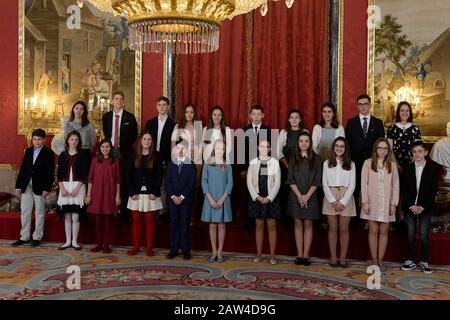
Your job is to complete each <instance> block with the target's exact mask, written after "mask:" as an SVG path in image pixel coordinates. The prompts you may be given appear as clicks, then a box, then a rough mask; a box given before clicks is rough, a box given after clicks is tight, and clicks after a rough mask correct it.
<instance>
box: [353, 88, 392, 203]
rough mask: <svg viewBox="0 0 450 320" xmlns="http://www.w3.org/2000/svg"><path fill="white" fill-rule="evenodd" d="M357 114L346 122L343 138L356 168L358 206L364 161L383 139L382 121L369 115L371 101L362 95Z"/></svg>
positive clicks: (355, 194) (359, 98) (365, 95)
mask: <svg viewBox="0 0 450 320" xmlns="http://www.w3.org/2000/svg"><path fill="white" fill-rule="evenodd" d="M357 102H358V105H357V107H358V110H359V114H358V115H357V116H356V117H354V118H351V119H349V120H348V122H347V127H346V128H345V138H346V139H347V141H348V144H349V147H350V154H351V158H352V161H353V162H354V163H355V167H356V185H355V192H354V196H355V202H356V205H357V206H358V207H359V206H360V203H359V202H360V201H359V199H360V197H359V193H360V191H361V171H362V167H363V164H364V161H366V160H367V159H369V158H370V157H371V155H372V149H373V145H374V143H375V141H377V140H378V138H384V125H383V121H381V120H380V119H378V118H376V117H374V116H372V115H371V114H370V107H371V99H370V96H368V95H367V94H362V95H360V96H359V97H358V99H357Z"/></svg>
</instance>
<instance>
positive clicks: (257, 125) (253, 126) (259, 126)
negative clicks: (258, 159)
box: [252, 123, 261, 135]
mask: <svg viewBox="0 0 450 320" xmlns="http://www.w3.org/2000/svg"><path fill="white" fill-rule="evenodd" d="M255 127H257V128H258V129H256V135H258V133H259V130H260V129H261V123H260V124H254V123H252V129H253V131H255Z"/></svg>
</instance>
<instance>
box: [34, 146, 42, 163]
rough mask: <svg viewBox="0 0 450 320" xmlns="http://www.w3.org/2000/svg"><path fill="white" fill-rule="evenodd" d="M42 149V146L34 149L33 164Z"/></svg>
mask: <svg viewBox="0 0 450 320" xmlns="http://www.w3.org/2000/svg"><path fill="white" fill-rule="evenodd" d="M41 150H42V147H40V148H34V151H33V165H34V163H35V162H36V159H37V157H38V156H39V153H41Z"/></svg>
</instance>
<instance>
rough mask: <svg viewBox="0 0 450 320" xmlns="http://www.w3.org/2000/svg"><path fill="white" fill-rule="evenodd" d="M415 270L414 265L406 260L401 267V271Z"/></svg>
mask: <svg viewBox="0 0 450 320" xmlns="http://www.w3.org/2000/svg"><path fill="white" fill-rule="evenodd" d="M415 268H416V264H415V263H414V262H412V261H411V260H406V261H405V263H404V264H403V266H402V270H403V271H412V270H414V269H415Z"/></svg>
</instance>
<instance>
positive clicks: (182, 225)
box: [166, 140, 196, 260]
mask: <svg viewBox="0 0 450 320" xmlns="http://www.w3.org/2000/svg"><path fill="white" fill-rule="evenodd" d="M187 150H188V142H187V141H185V140H182V141H180V142H179V143H178V144H177V145H176V154H177V156H175V155H174V159H173V161H171V162H170V163H169V167H168V169H167V177H166V189H167V202H168V204H169V213H170V252H169V254H168V255H167V258H168V259H173V258H174V257H176V256H177V255H178V250H179V248H180V246H181V250H182V251H183V258H184V259H185V260H189V259H190V258H191V247H190V244H189V237H190V232H189V227H190V222H191V221H190V220H191V211H192V203H193V198H194V195H193V192H194V186H195V177H196V175H195V164H193V163H192V161H191V159H189V158H188V157H187V153H188V152H187Z"/></svg>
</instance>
